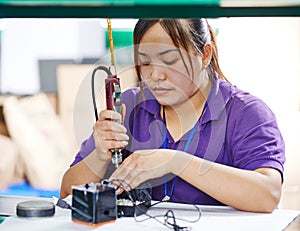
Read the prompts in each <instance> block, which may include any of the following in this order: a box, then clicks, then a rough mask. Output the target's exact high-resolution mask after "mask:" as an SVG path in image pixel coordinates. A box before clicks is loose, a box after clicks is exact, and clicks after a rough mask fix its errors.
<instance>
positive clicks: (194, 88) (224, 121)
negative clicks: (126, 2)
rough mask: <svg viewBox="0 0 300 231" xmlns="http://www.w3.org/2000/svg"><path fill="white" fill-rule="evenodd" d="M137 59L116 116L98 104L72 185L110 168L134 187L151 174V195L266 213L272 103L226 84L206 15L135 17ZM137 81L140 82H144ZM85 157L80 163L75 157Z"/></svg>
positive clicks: (271, 176) (273, 190)
mask: <svg viewBox="0 0 300 231" xmlns="http://www.w3.org/2000/svg"><path fill="white" fill-rule="evenodd" d="M134 44H135V63H136V71H137V74H138V77H139V79H140V83H141V87H140V88H134V89H130V90H128V91H126V92H124V93H123V95H122V100H123V103H124V105H125V106H126V107H125V106H124V107H123V109H124V110H123V118H124V125H122V124H119V123H117V122H115V121H116V120H121V115H120V114H118V113H116V112H114V111H109V110H104V111H102V112H101V113H100V115H99V120H98V121H97V122H96V124H95V126H94V132H93V135H92V136H91V137H90V138H89V139H88V140H87V141H85V142H84V143H83V144H82V147H81V150H80V151H79V153H78V154H77V156H76V159H75V161H74V162H73V164H72V166H71V167H70V169H69V170H68V171H67V172H66V173H65V175H64V178H63V182H62V188H61V197H65V196H67V195H68V194H70V193H71V186H72V185H78V184H83V183H88V182H99V181H100V180H101V179H103V177H104V175H105V172H106V170H107V167H108V165H109V163H110V162H111V152H110V151H109V150H110V149H112V148H122V149H123V155H124V158H125V160H124V161H123V163H122V164H121V165H120V166H119V167H118V168H117V169H116V170H115V171H114V172H113V173H112V175H111V178H113V179H121V180H124V181H126V182H127V183H129V184H130V185H131V186H132V187H133V188H134V187H137V186H138V185H140V184H141V183H142V182H144V181H147V180H153V179H155V180H154V181H153V182H154V183H153V195H152V197H153V199H155V200H170V201H174V202H188V203H194V204H208V205H222V204H225V205H229V206H232V207H234V208H237V209H240V210H245V211H253V212H272V211H273V210H274V209H275V208H276V206H277V205H278V203H279V200H280V194H281V185H282V181H283V164H284V162H285V155H284V142H283V139H282V136H281V134H280V131H279V129H278V127H277V124H276V119H275V116H274V115H273V113H272V112H271V110H270V109H269V108H268V107H267V106H266V105H265V104H264V103H263V102H262V101H261V100H259V99H257V98H256V97H254V96H252V95H250V94H248V93H245V92H243V91H241V90H239V89H238V88H236V87H234V86H232V85H231V84H230V83H229V82H228V81H227V80H226V78H225V77H224V75H223V74H222V72H221V70H220V67H219V64H218V54H217V46H216V41H215V36H214V33H213V31H212V29H211V27H210V26H209V25H208V23H207V21H206V20H205V19H158V20H146V19H142V20H139V21H138V23H137V24H136V27H135V29H134ZM142 83H144V85H142ZM81 160H83V161H81Z"/></svg>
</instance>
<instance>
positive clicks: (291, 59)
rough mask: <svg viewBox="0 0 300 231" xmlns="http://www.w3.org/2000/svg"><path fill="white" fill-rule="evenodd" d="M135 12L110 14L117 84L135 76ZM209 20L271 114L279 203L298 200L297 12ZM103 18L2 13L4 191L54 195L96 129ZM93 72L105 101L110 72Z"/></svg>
mask: <svg viewBox="0 0 300 231" xmlns="http://www.w3.org/2000/svg"><path fill="white" fill-rule="evenodd" d="M136 21H137V20H135V19H112V27H113V38H114V44H115V53H116V54H115V57H116V62H117V71H118V73H119V76H120V78H121V86H122V88H123V90H125V89H127V88H129V87H132V86H135V85H136V76H135V73H134V71H133V68H132V67H133V65H132V49H131V48H132V47H131V46H132V30H133V27H134V24H135V23H136ZM209 22H210V24H211V25H212V27H213V28H214V29H215V31H216V33H217V42H218V48H219V58H220V64H221V68H222V70H223V73H224V74H225V75H226V77H227V78H228V79H229V80H230V82H231V83H232V84H234V85H236V86H237V87H239V88H241V89H243V90H245V91H248V92H250V93H251V94H253V95H256V96H258V97H260V98H261V99H262V100H264V101H265V102H266V103H267V104H268V106H269V107H270V108H271V109H272V110H273V112H274V113H275V115H276V117H277V120H278V124H279V127H280V129H281V131H282V135H283V137H284V139H285V142H286V157H287V162H286V165H285V179H284V188H283V195H282V200H281V202H280V207H281V208H290V209H300V179H299V177H298V175H299V169H298V168H299V167H298V166H300V155H299V154H300V143H299V142H298V139H299V137H300V111H299V110H300V65H299V64H300V18H299V17H293V18H288V17H285V18H276V17H272V18H271V17H255V18H242V17H237V18H218V19H209ZM106 28H107V25H106V19H0V70H1V72H0V150H1V152H0V158H1V163H0V179H1V182H0V188H1V189H0V194H1V195H25V196H26V195H30V196H46V197H48V196H53V195H54V196H58V195H59V185H60V181H61V178H62V175H63V173H64V172H65V171H66V169H67V168H68V167H69V165H70V164H71V163H72V161H73V159H74V156H75V155H76V153H77V151H78V149H79V147H80V144H81V142H82V141H83V140H84V139H86V138H87V137H88V136H89V135H90V134H91V131H92V125H93V123H94V112H93V108H92V98H91V87H90V79H91V71H92V70H93V67H95V65H96V64H109V58H110V56H109V43H108V38H107V29H106ZM97 75H99V78H96V85H95V86H96V92H99V93H98V95H97V99H98V102H104V101H103V97H104V95H103V93H104V92H103V86H104V78H105V77H106V76H105V74H103V73H98V74H97ZM98 107H99V109H100V108H101V107H104V105H102V104H99V105H98Z"/></svg>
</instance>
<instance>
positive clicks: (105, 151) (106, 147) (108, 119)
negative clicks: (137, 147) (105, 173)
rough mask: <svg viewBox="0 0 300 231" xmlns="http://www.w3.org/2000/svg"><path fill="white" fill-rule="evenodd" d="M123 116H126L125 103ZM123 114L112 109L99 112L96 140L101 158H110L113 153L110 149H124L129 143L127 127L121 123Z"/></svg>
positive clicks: (95, 127)
mask: <svg viewBox="0 0 300 231" xmlns="http://www.w3.org/2000/svg"><path fill="white" fill-rule="evenodd" d="M122 114H123V118H124V117H125V105H124V104H123V107H122ZM120 121H122V116H121V114H120V113H118V112H115V111H112V110H103V111H101V112H100V114H99V119H98V121H97V122H96V123H95V125H94V127H93V130H94V141H95V146H96V149H97V152H98V153H99V154H100V155H101V156H99V158H101V159H103V160H110V159H111V158H112V154H111V152H110V149H113V148H116V149H122V148H124V147H125V146H126V145H127V144H128V139H129V137H128V135H127V134H126V131H127V130H126V128H125V127H124V125H122V124H121V123H120Z"/></svg>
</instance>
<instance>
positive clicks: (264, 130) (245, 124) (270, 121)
mask: <svg viewBox="0 0 300 231" xmlns="http://www.w3.org/2000/svg"><path fill="white" fill-rule="evenodd" d="M233 118H234V119H235V121H234V127H233V133H232V152H233V162H234V166H235V167H237V168H241V169H246V170H254V169H257V168H262V167H270V168H274V169H277V170H278V171H279V172H280V173H281V175H282V176H283V171H284V168H283V165H284V162H285V144H284V140H283V138H282V135H281V133H280V131H279V128H278V125H277V122H276V118H275V115H274V114H273V112H272V111H271V110H270V109H269V108H268V106H267V105H266V104H265V103H264V102H262V101H261V100H259V99H257V98H252V99H251V100H249V101H242V100H237V102H235V114H234V116H233Z"/></svg>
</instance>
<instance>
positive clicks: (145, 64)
mask: <svg viewBox="0 0 300 231" xmlns="http://www.w3.org/2000/svg"><path fill="white" fill-rule="evenodd" d="M140 65H142V66H149V65H150V62H149V61H140Z"/></svg>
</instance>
